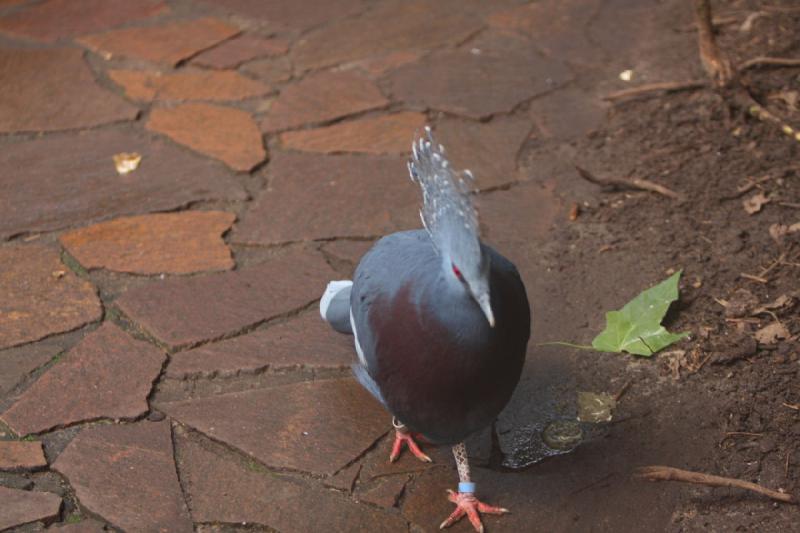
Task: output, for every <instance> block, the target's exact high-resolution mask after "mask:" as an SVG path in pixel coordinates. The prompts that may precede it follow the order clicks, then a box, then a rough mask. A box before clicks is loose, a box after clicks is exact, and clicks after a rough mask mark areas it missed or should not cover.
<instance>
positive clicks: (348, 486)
mask: <svg viewBox="0 0 800 533" xmlns="http://www.w3.org/2000/svg"><path fill="white" fill-rule="evenodd" d="M359 472H361V465H360V464H359V463H353V464H351V465H350V466H348V467H346V468H344V469H342V470H340V471H339V472H336V474H334V475H333V476H331V477H329V478H326V479H325V480H324V481H323V483H324V484H325V486H326V487H333V488H334V489H339V490H343V491H347V492H352V490H353V485H354V484H355V482H356V478H358V474H359Z"/></svg>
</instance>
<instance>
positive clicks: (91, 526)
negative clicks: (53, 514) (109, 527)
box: [47, 518, 106, 533]
mask: <svg viewBox="0 0 800 533" xmlns="http://www.w3.org/2000/svg"><path fill="white" fill-rule="evenodd" d="M47 531H60V532H62V533H105V531H106V528H105V526H104V525H103V523H102V522H98V521H97V520H92V519H91V518H84V519H83V520H81V521H80V522H76V523H74V524H57V525H53V526H50V527H49V528H47Z"/></svg>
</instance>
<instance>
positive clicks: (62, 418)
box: [0, 323, 166, 435]
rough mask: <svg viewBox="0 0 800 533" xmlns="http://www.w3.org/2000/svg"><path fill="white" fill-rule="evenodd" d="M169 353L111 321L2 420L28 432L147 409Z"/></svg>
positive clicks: (126, 415)
mask: <svg viewBox="0 0 800 533" xmlns="http://www.w3.org/2000/svg"><path fill="white" fill-rule="evenodd" d="M165 358H166V355H165V354H164V353H163V352H161V351H160V350H158V349H157V348H155V347H154V346H152V345H150V344H148V343H145V342H143V341H139V340H134V339H133V338H132V337H130V336H128V335H127V334H126V333H125V332H124V331H122V330H121V329H119V328H118V327H117V326H114V325H112V324H111V323H106V324H104V325H102V326H101V327H100V328H99V329H97V330H95V331H94V332H92V333H90V334H89V335H87V336H86V337H85V338H84V339H83V340H82V341H81V342H80V343H79V344H78V345H77V346H76V347H75V348H73V349H72V350H71V351H69V352H68V353H67V354H65V355H64V356H63V357H62V358H61V359H60V360H59V361H57V362H56V363H55V364H54V365H53V366H52V367H51V368H49V369H48V370H47V372H45V373H44V374H43V375H42V376H41V377H40V378H39V379H38V380H37V381H36V382H35V383H34V384H33V385H32V386H31V387H30V388H28V389H27V390H26V391H25V392H24V393H23V394H22V395H21V396H20V397H19V398H18V399H17V400H16V401H15V402H14V404H13V405H12V406H11V408H9V409H8V410H7V411H5V412H4V413H2V414H0V420H2V421H3V422H4V423H6V424H7V425H8V426H9V427H10V428H11V429H13V430H14V431H15V432H16V433H17V434H19V435H27V434H29V433H40V432H42V431H47V430H50V429H52V428H54V427H56V426H64V425H69V424H73V423H76V422H82V421H90V420H96V419H100V418H106V419H123V418H127V419H130V418H135V417H137V416H139V415H142V414H144V413H145V412H146V411H147V409H148V405H147V396H148V394H149V393H150V389H151V388H152V385H153V382H154V381H155V379H156V378H157V377H158V374H159V372H160V371H161V367H162V365H163V363H164V360H165Z"/></svg>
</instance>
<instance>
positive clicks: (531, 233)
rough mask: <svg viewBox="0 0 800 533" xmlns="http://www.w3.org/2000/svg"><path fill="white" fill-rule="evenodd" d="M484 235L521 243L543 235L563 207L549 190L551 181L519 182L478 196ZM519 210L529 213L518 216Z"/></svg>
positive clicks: (551, 186) (507, 241) (491, 238)
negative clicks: (541, 182) (504, 188)
mask: <svg viewBox="0 0 800 533" xmlns="http://www.w3.org/2000/svg"><path fill="white" fill-rule="evenodd" d="M478 202H479V204H478V205H479V209H480V214H481V222H482V226H483V229H484V230H485V231H484V233H485V237H486V238H487V239H489V240H491V241H492V242H498V243H506V244H524V243H526V242H530V241H532V240H534V239H541V238H542V237H544V236H545V235H547V233H548V231H549V229H550V227H551V226H552V225H553V223H554V222H555V221H556V218H557V217H558V214H559V213H560V212H561V210H562V208H563V202H562V200H561V199H560V198H558V197H556V196H555V194H554V192H553V185H552V182H550V183H548V184H546V185H541V184H538V183H533V182H528V183H522V184H520V185H518V186H516V187H512V188H511V189H508V190H504V191H495V192H492V193H491V194H486V195H482V196H481V197H480V199H479V201H478ZM520 213H530V214H531V216H526V217H520V216H519V214H520Z"/></svg>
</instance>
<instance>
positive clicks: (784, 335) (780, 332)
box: [753, 322, 791, 344]
mask: <svg viewBox="0 0 800 533" xmlns="http://www.w3.org/2000/svg"><path fill="white" fill-rule="evenodd" d="M790 335H791V334H790V333H789V330H788V329H786V326H784V325H783V324H781V323H780V322H773V323H772V324H769V325H767V326H764V327H763V328H761V329H760V330H758V331H756V332H755V333H754V334H753V336H754V337H755V339H756V340H757V341H758V343H759V344H775V343H776V342H778V340H780V339H788V338H789V336H790Z"/></svg>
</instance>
